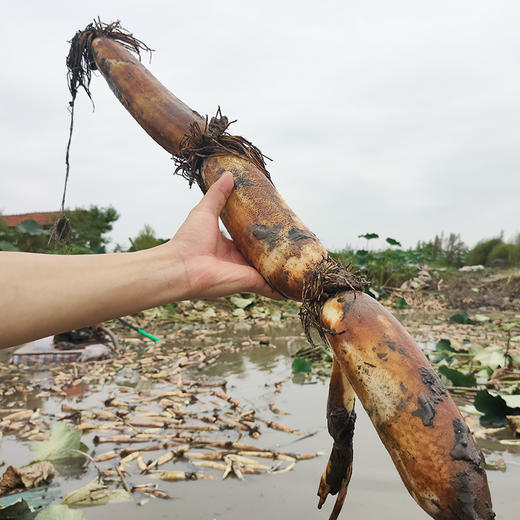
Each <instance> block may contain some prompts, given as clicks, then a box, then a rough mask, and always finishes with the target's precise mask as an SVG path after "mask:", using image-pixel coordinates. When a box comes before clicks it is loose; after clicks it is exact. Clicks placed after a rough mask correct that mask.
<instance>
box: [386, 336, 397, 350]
mask: <svg viewBox="0 0 520 520" xmlns="http://www.w3.org/2000/svg"><path fill="white" fill-rule="evenodd" d="M386 344H387V345H388V348H389V349H390V350H393V351H394V352H395V349H396V348H397V345H396V343H395V341H392V340H391V339H389V340H387V341H386Z"/></svg>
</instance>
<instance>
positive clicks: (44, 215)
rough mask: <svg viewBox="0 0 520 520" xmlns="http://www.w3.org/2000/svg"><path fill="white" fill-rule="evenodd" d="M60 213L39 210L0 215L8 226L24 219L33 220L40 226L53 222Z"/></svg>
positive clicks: (15, 224) (12, 225)
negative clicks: (37, 211) (36, 211)
mask: <svg viewBox="0 0 520 520" xmlns="http://www.w3.org/2000/svg"><path fill="white" fill-rule="evenodd" d="M60 215H61V212H59V211H41V212H39V213H22V214H20V215H0V218H2V219H3V220H4V221H5V222H6V224H7V225H8V226H9V227H16V226H17V225H18V224H20V223H22V222H23V221H24V220H35V221H36V222H37V223H38V224H39V225H40V226H50V225H51V224H54V221H55V220H56V218H57V217H59V216H60Z"/></svg>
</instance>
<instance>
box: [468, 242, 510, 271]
mask: <svg viewBox="0 0 520 520" xmlns="http://www.w3.org/2000/svg"><path fill="white" fill-rule="evenodd" d="M503 243H504V242H503V241H502V238H500V237H496V238H491V239H489V240H481V241H480V242H479V243H478V244H477V245H476V246H475V247H474V248H473V249H472V250H471V251H470V252H469V253H468V256H467V257H466V265H486V264H487V263H488V262H489V260H488V257H489V253H491V251H492V250H493V248H494V247H496V246H498V245H500V244H503Z"/></svg>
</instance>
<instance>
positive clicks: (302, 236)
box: [288, 227, 316, 242]
mask: <svg viewBox="0 0 520 520" xmlns="http://www.w3.org/2000/svg"><path fill="white" fill-rule="evenodd" d="M288 236H289V240H290V241H291V242H298V241H300V240H315V238H316V237H315V236H314V234H313V233H311V232H310V231H309V230H307V229H299V228H297V227H292V228H291V229H290V230H289V234H288Z"/></svg>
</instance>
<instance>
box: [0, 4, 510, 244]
mask: <svg viewBox="0 0 520 520" xmlns="http://www.w3.org/2000/svg"><path fill="white" fill-rule="evenodd" d="M98 15H99V16H100V17H101V19H102V20H103V21H107V22H108V21H113V20H116V19H119V20H121V22H122V24H123V26H124V27H126V28H127V29H129V30H130V31H132V32H133V33H134V35H135V36H137V37H138V38H140V39H142V40H143V41H144V42H146V43H147V44H148V45H149V46H151V47H152V48H154V49H155V50H156V52H155V53H154V56H153V59H152V63H151V64H150V65H149V68H150V70H151V71H152V73H153V74H154V75H155V76H156V77H157V78H158V79H159V80H160V81H162V82H163V83H164V84H165V85H166V86H167V87H168V88H169V89H170V90H171V91H172V92H173V93H174V94H175V95H177V97H179V98H180V99H182V100H183V101H184V102H186V103H187V104H188V105H190V106H191V107H192V108H194V109H195V110H197V111H198V112H200V113H202V114H206V113H209V114H210V115H211V114H213V113H214V112H215V110H216V108H217V106H218V105H220V106H221V107H222V111H223V113H225V114H227V115H228V116H230V118H232V119H238V120H239V121H238V123H236V124H235V125H233V127H232V128H231V130H232V132H233V133H236V134H241V135H244V136H245V137H246V138H248V139H250V140H252V141H253V142H254V143H255V144H256V145H257V146H259V147H260V148H261V149H262V151H263V152H264V153H265V154H266V155H268V156H270V157H272V158H273V159H274V162H273V163H271V164H270V165H269V166H270V167H269V169H270V172H271V175H272V177H273V180H274V182H275V184H276V186H277V188H278V189H279V191H280V192H281V194H282V196H283V197H284V198H285V199H286V200H287V202H288V203H289V205H290V206H291V207H292V208H293V209H294V210H295V211H296V213H297V214H298V215H299V216H300V217H301V218H302V220H303V221H304V222H305V223H306V224H307V226H308V227H309V228H310V229H311V230H312V231H314V232H315V233H316V234H317V235H318V237H320V238H321V239H322V241H323V242H324V244H325V246H326V247H328V248H329V249H340V248H342V247H344V246H345V245H346V244H350V245H352V246H358V245H363V242H362V241H361V240H359V239H357V236H358V235H359V234H362V233H365V232H377V233H379V234H380V235H381V236H382V237H385V236H391V237H394V238H396V239H398V240H400V241H401V242H402V243H403V245H406V246H414V245H415V244H416V243H417V241H418V240H428V239H432V238H433V237H434V236H435V234H438V233H441V232H444V233H450V232H457V233H460V234H461V235H462V238H463V239H464V240H465V241H466V243H468V244H469V245H473V244H474V243H475V242H476V241H477V240H479V239H482V238H485V237H492V236H495V235H497V234H498V233H500V231H501V230H503V231H504V234H505V238H511V237H512V236H513V235H514V234H516V233H518V232H520V200H519V199H520V156H519V154H520V146H519V145H520V132H519V123H520V60H519V57H520V31H519V30H518V27H519V25H520V3H519V2H517V1H515V0H511V1H500V0H495V1H493V2H491V1H475V0H467V1H456V2H453V1H437V2H430V1H418V0H410V1H396V0H393V1H392V2H389V1H387V0H381V1H370V0H368V1H367V0H363V1H361V0H358V1H348V0H343V1H330V2H328V1H320V2H317V1H314V2H310V1H301V0H300V1H284V2H282V1H280V0H277V1H270V0H262V1H261V2H255V3H252V2H244V1H227V0H218V1H191V2H186V1H185V2H178V1H158V0H146V1H145V0H141V1H139V2H136V1H131V0H125V1H111V0H103V1H98V0H90V1H88V2H72V1H70V0H68V1H52V0H48V1H45V2H42V1H34V0H32V1H24V2H14V1H11V2H7V1H6V2H2V16H1V17H0V20H1V21H0V29H1V33H0V34H1V36H0V38H1V39H2V45H1V49H2V50H1V51H0V52H1V57H2V69H3V72H2V75H1V76H2V79H1V81H0V95H1V99H2V117H1V121H0V132H1V134H0V139H1V141H0V142H1V157H0V210H1V211H2V212H3V213H4V214H11V213H24V212H29V211H52V210H57V209H58V208H59V203H60V201H61V190H62V186H63V179H64V172H65V166H64V154H65V145H66V140H67V133H68V125H69V120H68V112H67V105H68V100H69V97H68V91H67V86H66V78H65V75H66V71H65V56H66V54H67V52H68V43H67V41H68V40H70V39H71V37H72V36H73V35H74V33H75V31H76V30H77V29H79V28H83V27H85V25H87V24H88V23H89V22H90V21H91V19H92V18H93V17H94V16H98ZM145 63H146V64H147V66H148V60H147V58H145ZM92 92H93V97H94V100H95V103H96V110H95V112H92V108H91V105H90V103H89V101H88V99H87V98H86V96H84V95H79V97H78V102H77V112H76V125H75V133H74V136H73V142H72V150H71V164H72V166H71V176H70V182H69V189H68V196H67V206H68V207H69V208H74V207H78V206H82V207H88V206H89V205H91V204H96V205H99V206H108V205H112V206H114V207H115V208H116V209H117V211H118V212H119V213H120V214H121V217H120V219H119V221H118V222H117V223H116V225H115V228H114V231H113V233H112V239H113V245H115V243H116V242H118V243H121V244H123V245H125V246H127V245H128V237H129V236H135V235H136V234H137V232H138V231H139V230H140V229H141V228H142V227H143V225H144V224H145V223H146V224H150V225H151V226H152V227H153V228H154V229H155V230H156V233H157V235H158V236H161V237H168V236H170V235H172V234H173V233H174V232H175V230H176V229H177V228H178V227H179V225H180V224H181V223H182V221H183V219H184V218H185V216H186V214H187V212H188V211H189V209H190V208H191V206H192V205H194V204H195V203H196V202H197V201H198V200H199V198H200V192H199V191H198V188H195V187H194V188H193V189H192V190H188V187H187V184H186V182H185V181H184V180H182V179H180V178H176V177H174V176H173V175H172V172H173V170H174V165H173V162H172V161H171V159H170V157H169V155H168V154H167V153H166V152H165V151H163V150H162V149H161V148H160V147H159V146H158V145H157V144H155V143H154V142H153V141H152V140H151V139H150V138H149V137H148V136H147V135H146V134H145V133H144V131H143V130H142V129H141V128H140V127H139V126H138V125H137V123H136V122H135V121H134V120H133V119H132V118H131V117H130V116H129V115H128V113H127V112H126V111H125V110H124V108H123V107H122V106H121V105H120V104H119V102H118V101H117V100H116V98H115V97H114V96H113V94H112V93H111V92H110V91H109V89H108V86H107V84H106V83H105V81H104V80H103V78H102V77H101V76H99V75H97V77H94V78H93V80H92ZM80 94H81V93H80Z"/></svg>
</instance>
